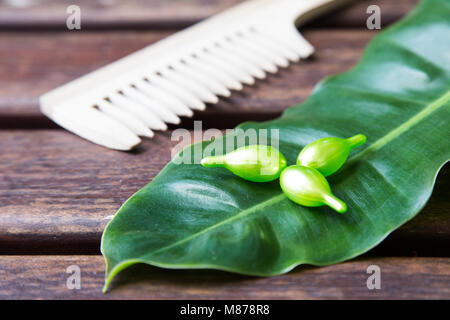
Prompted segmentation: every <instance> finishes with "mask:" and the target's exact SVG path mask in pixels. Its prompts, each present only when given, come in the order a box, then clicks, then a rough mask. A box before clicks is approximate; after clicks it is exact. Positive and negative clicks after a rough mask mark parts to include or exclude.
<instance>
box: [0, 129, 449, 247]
mask: <svg viewBox="0 0 450 320" xmlns="http://www.w3.org/2000/svg"><path fill="white" fill-rule="evenodd" d="M199 138H200V139H201V137H199ZM184 143H189V141H184ZM177 144H178V142H177V141H171V133H170V132H166V133H157V134H156V136H155V138H154V139H152V140H148V141H145V142H144V143H143V145H142V147H141V148H140V149H139V150H137V151H136V152H134V153H125V152H118V151H113V150H107V149H105V148H102V147H99V146H96V145H94V144H91V143H89V142H87V141H85V140H83V139H80V138H79V137H77V136H74V135H72V134H70V133H68V132H65V131H61V130H28V131H24V130H10V131H7V130H3V131H0V150H7V151H3V153H2V156H1V157H0V199H1V200H0V254H7V253H12V254H28V253H33V254H40V253H54V254H66V253H79V254H89V253H98V252H99V243H100V236H101V233H102V231H103V229H104V226H105V225H106V223H107V222H108V221H109V218H110V217H111V216H112V215H113V214H114V213H115V212H116V211H117V209H118V208H119V207H120V205H121V204H122V203H123V202H124V201H125V200H126V199H127V198H128V197H130V196H131V195H132V194H133V193H135V192H136V191H137V190H139V189H140V188H141V187H143V186H144V185H146V184H147V183H148V182H149V181H151V180H152V179H153V177H155V175H156V174H157V173H158V172H159V171H160V170H161V169H162V168H163V167H164V166H165V165H166V164H167V163H168V162H169V161H170V158H171V148H172V147H174V146H176V145H177ZM178 147H179V146H178ZM449 173H450V172H449V170H448V166H447V169H446V170H443V171H442V172H441V173H440V175H439V177H438V182H437V186H436V190H435V191H434V193H433V196H432V198H431V200H430V201H429V203H428V205H427V206H426V208H425V209H424V210H423V211H422V212H421V213H420V214H419V215H418V216H417V217H416V218H414V219H413V220H412V221H410V222H408V223H407V224H406V225H405V226H403V227H401V228H400V229H398V230H397V231H395V232H394V233H393V234H392V235H390V236H389V237H388V239H387V240H386V241H384V242H383V243H382V244H381V245H380V246H378V247H377V248H375V250H373V251H372V252H371V254H376V255H385V254H387V253H389V254H392V255H408V256H411V255H419V256H429V255H435V256H448V253H449V252H448V246H449V244H450V219H449V218H450V209H449V205H448V204H449V202H448V199H449V195H448V190H450V188H449V186H450V185H449V183H450V179H449Z"/></svg>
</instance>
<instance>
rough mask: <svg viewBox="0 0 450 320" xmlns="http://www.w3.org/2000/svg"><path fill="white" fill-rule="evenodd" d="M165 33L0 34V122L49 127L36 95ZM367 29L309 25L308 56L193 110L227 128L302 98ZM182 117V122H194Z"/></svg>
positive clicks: (341, 67)
mask: <svg viewBox="0 0 450 320" xmlns="http://www.w3.org/2000/svg"><path fill="white" fill-rule="evenodd" d="M169 34H170V32H135V31H132V32H108V33H101V32H97V33H88V34H80V33H70V34H68V33H65V32H40V33H26V32H19V33H0V61H2V63H1V64H0V128H30V127H35V128H36V127H38V128H41V127H50V126H54V125H52V123H51V122H50V120H48V119H47V118H45V117H44V115H42V114H41V112H40V111H39V106H38V97H39V95H41V94H43V93H45V92H47V91H49V90H51V89H53V88H55V87H57V86H59V85H62V84H64V83H66V82H68V81H70V80H73V79H76V78H78V77H80V76H82V75H84V74H86V73H88V72H90V71H92V70H94V69H96V68H98V67H101V66H103V65H105V64H108V63H110V62H112V61H114V60H116V59H118V58H120V57H123V56H125V55H127V54H129V53H131V52H133V51H135V50H138V49H140V48H142V47H145V46H146V45H148V44H150V43H153V42H155V41H157V40H159V39H161V38H163V37H165V36H167V35H169ZM375 34H376V33H375V32H372V31H355V30H338V31H336V30H328V29H326V30H325V29H324V30H309V31H306V32H305V33H304V35H305V37H306V38H307V39H308V40H310V41H311V43H312V44H313V45H314V46H315V47H316V50H317V53H316V54H315V56H314V57H313V58H311V59H308V60H304V61H301V62H299V63H297V64H293V65H292V66H291V67H290V68H288V69H283V70H280V72H279V73H278V74H276V75H270V76H269V77H268V78H267V79H266V80H264V81H258V82H257V84H256V85H255V86H253V87H246V88H245V89H244V90H243V91H242V92H235V93H234V94H233V95H232V97H231V98H229V99H222V100H221V102H220V103H219V104H217V105H213V106H209V108H208V109H207V110H206V111H204V112H199V113H197V114H196V115H195V116H194V119H196V120H202V121H204V125H206V126H212V127H218V128H230V127H234V126H235V125H237V124H238V123H241V122H243V121H246V120H268V119H272V118H274V117H277V116H278V115H280V114H281V112H282V111H283V110H285V109H286V108H288V107H290V106H292V105H295V104H298V103H300V102H302V101H304V100H305V99H306V98H307V97H308V96H309V94H310V93H311V91H312V89H313V87H314V86H315V85H316V84H317V83H318V82H319V81H320V80H321V79H323V78H324V77H325V76H328V75H332V74H336V73H339V72H343V71H346V70H348V69H350V68H351V67H352V66H354V65H355V64H356V63H357V62H358V61H359V59H360V57H361V55H362V52H363V49H364V47H365V46H366V44H367V43H368V42H369V41H370V40H371V39H372V37H373V36H374V35H375ZM191 122H192V121H191V120H189V119H185V121H184V123H183V126H185V127H189V126H191Z"/></svg>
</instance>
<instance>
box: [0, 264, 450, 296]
mask: <svg viewBox="0 0 450 320" xmlns="http://www.w3.org/2000/svg"><path fill="white" fill-rule="evenodd" d="M103 264H104V263H103V258H102V257H101V256H3V257H0V276H1V277H2V285H0V297H2V298H5V299H21V298H24V297H27V298H30V299H40V298H43V297H45V298H48V299H225V300H226V299H239V300H240V299H243V300H251V299H263V300H272V299H356V298H359V299H422V298H423V297H427V298H428V299H439V298H440V299H443V298H444V299H450V287H449V286H448V283H449V282H450V259H449V258H370V259H368V258H365V259H364V258H360V259H357V260H355V261H349V262H345V263H341V264H338V265H334V266H329V267H321V268H318V267H309V266H299V267H297V268H295V269H294V270H293V271H291V272H289V273H288V274H285V275H282V276H276V277H271V278H257V277H246V276H241V275H236V274H231V273H225V272H218V271H213V270H166V269H158V268H153V267H150V266H145V265H139V266H133V267H131V268H129V269H127V270H124V271H123V272H122V273H120V274H119V275H118V276H117V278H116V280H115V281H114V282H113V284H112V286H111V290H110V291H109V292H108V293H107V294H102V292H101V290H102V286H103V277H104V271H103ZM371 265H376V266H378V267H379V268H380V271H381V289H380V290H369V289H368V288H367V278H368V277H369V276H370V274H367V268H368V267H369V266H371ZM69 266H78V267H79V268H80V271H81V272H80V275H81V278H80V280H81V289H79V290H77V289H73V290H71V289H68V288H67V278H68V277H69V276H70V275H71V274H70V273H67V268H68V267H69Z"/></svg>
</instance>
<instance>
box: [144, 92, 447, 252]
mask: <svg viewBox="0 0 450 320" xmlns="http://www.w3.org/2000/svg"><path fill="white" fill-rule="evenodd" d="M449 101H450V90H449V91H447V92H446V93H445V94H443V95H442V96H441V97H439V98H438V99H436V100H434V101H433V102H431V103H430V104H429V105H427V106H426V107H425V108H424V109H423V110H422V111H420V112H419V113H417V114H416V115H415V116H413V117H411V118H410V119H409V120H407V121H406V122H404V123H403V124H402V125H400V126H398V127H396V128H395V129H393V130H391V131H389V132H388V133H387V134H385V135H384V136H383V137H381V138H380V139H378V140H377V141H375V142H374V143H372V144H371V145H370V146H369V147H367V148H366V149H364V150H363V151H361V152H360V153H358V154H356V155H355V156H354V157H353V158H352V159H351V160H350V161H349V162H348V164H350V163H354V162H355V161H357V160H359V159H361V158H362V157H364V156H366V155H368V154H369V153H372V152H375V151H377V150H379V149H381V148H382V147H383V146H385V145H386V144H388V143H389V142H391V141H392V140H394V139H395V138H397V137H399V136H400V135H402V134H403V133H405V132H406V131H408V130H409V129H411V128H412V127H413V126H414V125H416V124H417V123H419V122H420V121H421V120H423V119H425V118H426V117H428V116H429V115H430V114H431V113H433V112H434V111H436V110H438V109H439V108H441V107H442V106H444V105H445V104H446V103H447V102H449ZM285 199H287V198H286V197H285V195H284V194H283V193H281V194H279V195H277V196H273V197H271V198H269V199H268V200H265V201H263V202H261V203H259V204H257V205H254V206H252V207H250V208H247V209H245V210H243V211H241V212H240V213H238V214H237V215H235V216H233V217H230V218H227V219H224V220H222V221H220V222H219V223H216V224H214V225H212V226H210V227H208V228H205V229H203V230H201V231H199V232H196V233H194V234H192V235H190V236H189V237H186V238H184V239H181V240H179V241H176V242H174V243H172V244H170V245H168V246H165V247H162V248H160V249H158V250H156V251H153V252H151V253H150V254H148V255H145V257H146V258H148V257H151V256H153V255H156V254H158V253H160V252H162V251H166V250H169V249H171V248H173V247H176V246H178V245H181V244H183V243H186V242H189V241H190V240H192V239H195V238H197V237H199V236H201V235H203V234H206V233H208V232H210V231H212V230H214V229H217V228H219V227H221V226H223V225H225V224H228V223H230V222H233V221H235V220H238V219H241V218H243V217H245V216H248V215H250V214H251V213H253V212H255V211H258V210H259V209H263V208H267V207H269V206H271V205H273V204H275V203H278V202H281V201H283V200H285Z"/></svg>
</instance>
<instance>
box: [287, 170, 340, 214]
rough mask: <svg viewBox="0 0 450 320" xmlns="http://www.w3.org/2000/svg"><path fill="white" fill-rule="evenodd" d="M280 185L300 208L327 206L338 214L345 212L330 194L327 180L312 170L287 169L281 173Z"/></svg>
mask: <svg viewBox="0 0 450 320" xmlns="http://www.w3.org/2000/svg"><path fill="white" fill-rule="evenodd" d="M280 185H281V189H283V192H284V193H285V194H286V196H287V197H288V198H289V199H291V200H292V201H294V202H295V203H297V204H300V205H302V206H306V207H320V206H323V205H327V206H329V207H331V208H333V209H334V210H336V211H337V212H340V213H344V212H346V211H347V205H346V204H345V203H344V202H343V201H342V200H340V199H338V198H337V197H336V196H334V195H333V194H332V193H331V189H330V185H329V184H328V181H327V179H325V177H324V176H323V175H322V174H321V173H320V172H319V171H317V170H316V169H314V168H309V167H304V166H299V165H295V166H290V167H287V168H286V169H285V170H284V171H283V172H282V173H281V176H280Z"/></svg>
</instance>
